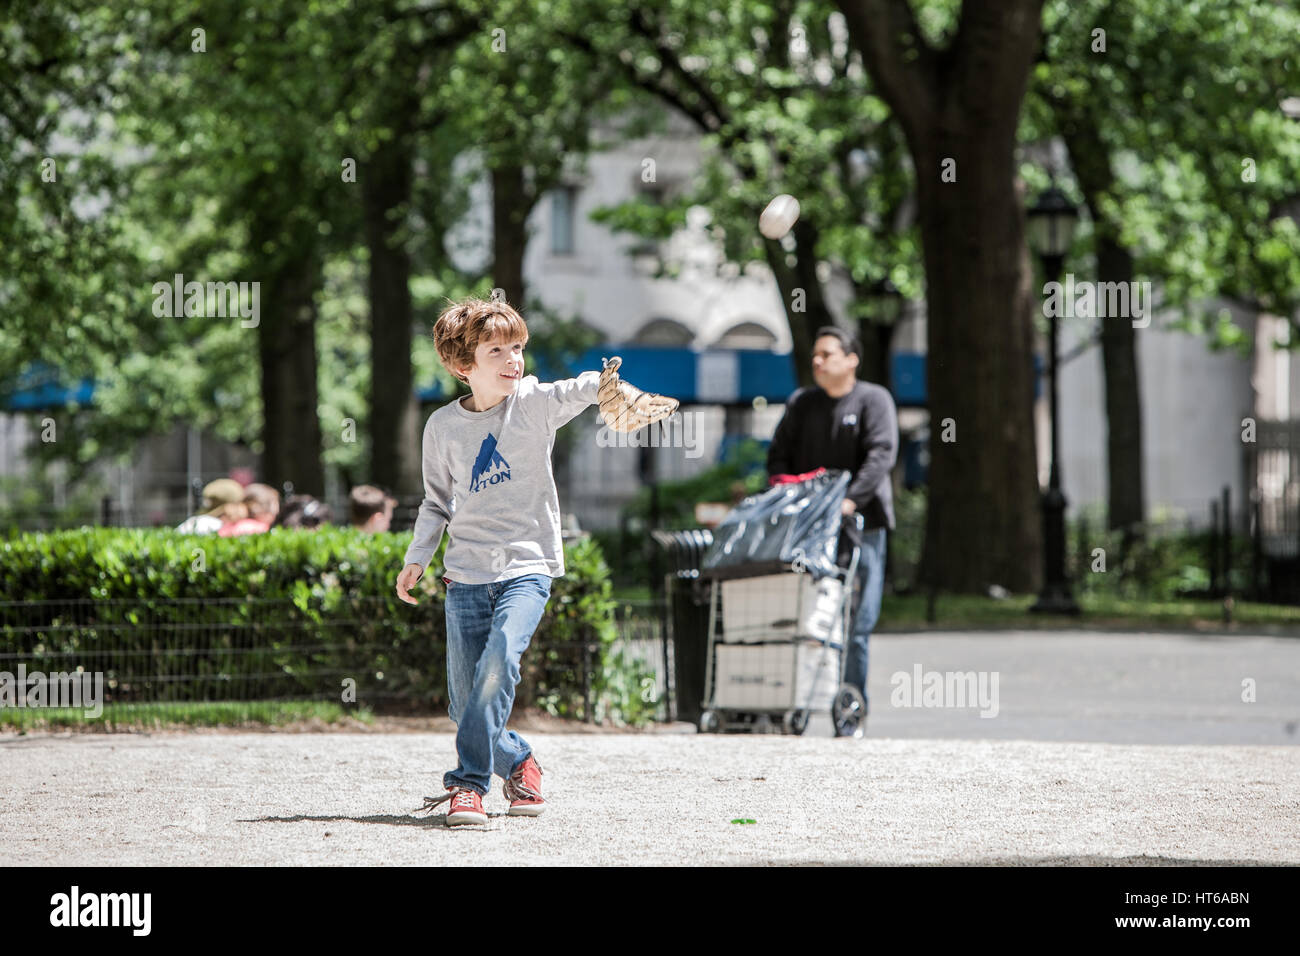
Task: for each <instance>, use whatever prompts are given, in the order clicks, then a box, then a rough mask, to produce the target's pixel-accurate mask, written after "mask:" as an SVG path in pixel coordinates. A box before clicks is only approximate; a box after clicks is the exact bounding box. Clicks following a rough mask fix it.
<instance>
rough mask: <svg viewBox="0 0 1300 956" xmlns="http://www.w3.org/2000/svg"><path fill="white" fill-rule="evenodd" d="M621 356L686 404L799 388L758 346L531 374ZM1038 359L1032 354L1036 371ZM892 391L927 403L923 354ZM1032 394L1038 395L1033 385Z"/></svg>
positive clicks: (640, 350) (625, 353) (909, 402)
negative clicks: (616, 359) (609, 361)
mask: <svg viewBox="0 0 1300 956" xmlns="http://www.w3.org/2000/svg"><path fill="white" fill-rule="evenodd" d="M614 354H617V355H620V356H622V358H623V367H622V368H621V369H620V370H619V374H620V375H622V376H623V377H624V378H626V379H627V380H628V381H629V382H632V383H633V384H634V385H636V386H637V387H638V388H643V389H645V390H647V391H651V392H660V393H661V394H664V395H671V396H672V397H673V398H676V399H678V400H679V401H681V402H682V403H684V404H687V405H693V404H719V405H729V404H749V403H751V402H753V401H754V399H756V398H763V399H765V400H766V401H767V402H768V403H784V402H785V400H786V399H787V398H789V397H790V395H791V393H792V392H794V390H795V389H796V388H798V387H799V383H798V380H797V379H796V377H795V370H794V362H793V361H792V358H791V355H792V353H790V352H769V351H766V350H760V349H706V350H705V351H702V352H696V351H694V350H693V349H689V348H663V347H655V346H646V345H600V346H597V347H595V348H593V349H589V350H588V351H586V352H584V353H583V354H582V355H581V356H580V357H579V359H578V360H577V361H576V362H575V363H574V364H573V367H572V368H570V369H551V368H548V367H546V365H545V363H543V362H540V361H539V362H537V363H535V364H531V365H530V366H529V369H528V371H529V374H533V375H536V376H537V377H538V378H540V379H541V380H542V381H553V380H555V379H557V378H566V377H570V376H573V375H577V374H578V373H580V372H585V371H587V370H589V369H599V368H600V367H601V359H602V358H603V357H604V356H608V355H614ZM1041 365H1042V362H1041V360H1040V359H1039V358H1038V356H1037V355H1035V356H1034V367H1035V370H1038V369H1039V368H1041ZM891 372H892V374H893V395H894V401H895V402H897V403H898V405H899V406H903V407H907V406H911V407H920V408H924V407H925V404H926V401H927V394H926V384H925V355H924V354H922V353H919V352H896V353H894V355H893V356H892V369H891ZM417 394H418V395H419V398H420V400H421V401H425V402H434V401H443V400H445V399H447V398H450V397H451V393H449V392H444V391H442V390H441V389H440V388H439V387H438V386H436V385H435V386H431V387H425V388H421V389H419V391H418V393H417ZM1034 394H1035V397H1037V396H1038V394H1039V389H1038V388H1037V385H1036V387H1035V393H1034Z"/></svg>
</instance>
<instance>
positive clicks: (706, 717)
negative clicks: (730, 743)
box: [700, 710, 722, 734]
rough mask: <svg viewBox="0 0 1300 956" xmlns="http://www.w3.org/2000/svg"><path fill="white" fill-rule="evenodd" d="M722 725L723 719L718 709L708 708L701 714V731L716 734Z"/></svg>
mask: <svg viewBox="0 0 1300 956" xmlns="http://www.w3.org/2000/svg"><path fill="white" fill-rule="evenodd" d="M721 727H722V720H721V719H720V718H719V717H718V713H717V711H713V710H706V711H705V712H704V713H702V714H700V733H702V734H716V733H717V732H718V730H719V729H720V728H721Z"/></svg>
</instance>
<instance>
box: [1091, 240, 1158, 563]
mask: <svg viewBox="0 0 1300 956" xmlns="http://www.w3.org/2000/svg"><path fill="white" fill-rule="evenodd" d="M1097 278H1098V280H1099V281H1101V282H1129V281H1131V280H1132V278H1133V257H1132V255H1130V254H1129V251H1128V250H1127V249H1125V248H1123V247H1121V246H1119V245H1117V244H1116V243H1114V242H1112V241H1111V240H1110V238H1108V237H1100V238H1099V241H1098V247H1097ZM1147 306H1148V308H1149V307H1150V303H1147ZM1101 321H1102V327H1101V355H1102V370H1103V374H1104V375H1105V376H1106V476H1107V484H1108V499H1109V500H1108V502H1107V523H1108V527H1110V528H1114V529H1123V530H1124V531H1126V532H1127V533H1128V535H1129V536H1136V537H1141V536H1142V523H1143V522H1144V521H1145V520H1146V506H1145V502H1144V496H1143V492H1142V399H1141V389H1140V385H1139V382H1138V367H1137V334H1136V332H1135V330H1134V328H1133V322H1132V320H1131V319H1124V318H1120V319H1116V318H1108V319H1102V320H1101Z"/></svg>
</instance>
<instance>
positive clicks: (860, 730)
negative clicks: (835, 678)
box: [831, 684, 867, 737]
mask: <svg viewBox="0 0 1300 956" xmlns="http://www.w3.org/2000/svg"><path fill="white" fill-rule="evenodd" d="M831 722H832V723H833V724H834V725H835V736H836V737H862V736H864V735H865V733H866V723H867V702H866V700H864V699H863V697H862V692H861V691H859V690H858V689H857V688H856V687H854V686H853V685H852V684H841V685H840V689H839V691H838V692H837V693H836V694H835V703H834V704H832V705H831Z"/></svg>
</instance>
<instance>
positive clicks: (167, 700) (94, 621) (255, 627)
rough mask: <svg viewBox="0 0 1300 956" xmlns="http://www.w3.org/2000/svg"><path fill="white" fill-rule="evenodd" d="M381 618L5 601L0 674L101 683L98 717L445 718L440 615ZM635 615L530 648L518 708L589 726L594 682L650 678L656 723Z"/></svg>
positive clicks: (654, 632)
mask: <svg viewBox="0 0 1300 956" xmlns="http://www.w3.org/2000/svg"><path fill="white" fill-rule="evenodd" d="M387 606H388V605H387V600H386V599H385V598H378V597H375V598H357V599H353V600H351V601H350V602H349V603H348V604H347V605H346V606H345V607H339V608H335V609H333V611H332V612H331V613H330V614H328V615H324V614H320V613H317V612H316V611H314V610H313V609H312V608H311V607H307V606H300V605H298V604H296V603H295V602H294V601H292V600H280V599H275V600H267V599H256V598H228V599H220V600H194V599H172V600H165V601H164V600H157V601H151V602H149V603H147V604H145V603H142V602H139V601H124V600H108V601H104V600H98V601H97V600H63V601H2V602H0V672H7V674H9V675H16V674H17V673H18V669H19V667H20V666H21V667H22V668H23V669H24V670H25V671H26V673H27V674H28V675H31V674H33V673H41V674H46V675H50V674H76V673H78V672H81V673H85V674H90V675H95V674H99V675H102V682H103V683H102V687H103V699H102V702H103V703H104V704H105V705H114V704H185V703H198V702H226V703H251V702H270V701H318V702H341V703H345V704H346V703H356V704H359V705H364V706H367V707H369V708H371V709H372V710H374V711H376V712H378V713H431V712H432V713H437V712H439V711H441V712H445V708H446V676H445V667H446V647H445V640H444V638H443V633H444V630H443V627H442V621H441V620H440V617H441V606H440V605H436V604H434V603H433V602H425V603H423V604H421V605H418V606H415V607H411V608H409V609H404V611H403V614H402V615H401V618H400V620H391V619H388V615H387V612H386V607H387ZM645 612H646V609H645V608H632V607H625V608H623V609H620V613H619V614H618V615H617V623H618V628H619V634H620V637H619V640H618V641H617V642H615V643H614V644H613V645H611V646H609V647H604V648H602V647H601V645H600V644H599V643H598V642H597V641H596V640H595V639H594V638H586V639H582V640H571V641H556V640H548V639H544V640H535V641H534V643H533V645H532V646H531V647H530V648H529V651H528V652H527V653H525V655H524V658H523V661H522V662H521V670H522V671H523V674H524V676H523V679H522V680H521V682H520V684H519V687H518V689H517V691H516V707H517V708H518V707H521V706H522V707H527V706H547V705H549V708H548V709H552V710H553V711H554V710H556V709H557V708H558V711H559V712H560V713H561V714H562V715H563V716H570V717H574V718H578V719H581V720H585V721H593V720H595V719H597V716H598V715H599V714H600V713H601V712H602V710H603V709H604V704H606V703H607V702H602V701H601V700H599V699H598V691H599V689H600V686H601V683H602V681H601V680H600V677H601V676H604V677H605V678H606V681H605V683H609V681H608V677H609V673H610V672H611V671H613V672H614V673H635V674H641V673H643V672H648V673H649V674H650V675H651V676H650V677H649V678H647V677H639V678H638V680H639V682H640V685H644V686H640V685H639V686H637V687H636V688H634V691H635V692H636V693H638V694H642V695H643V696H642V701H643V702H644V703H647V704H652V705H653V704H660V706H658V708H657V709H656V713H662V714H666V713H667V711H666V703H661V702H663V701H664V699H665V698H666V696H667V690H668V684H667V678H666V675H665V673H664V671H663V668H662V664H661V661H662V660H663V658H664V648H663V646H662V643H661V641H660V627H659V622H658V621H657V620H654V619H653V618H647V617H645V616H644V615H645ZM602 668H603V671H602V670H601V669H602ZM10 679H12V677H11V678H10ZM651 680H653V684H651V683H650V681H651ZM624 691H626V689H624Z"/></svg>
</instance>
